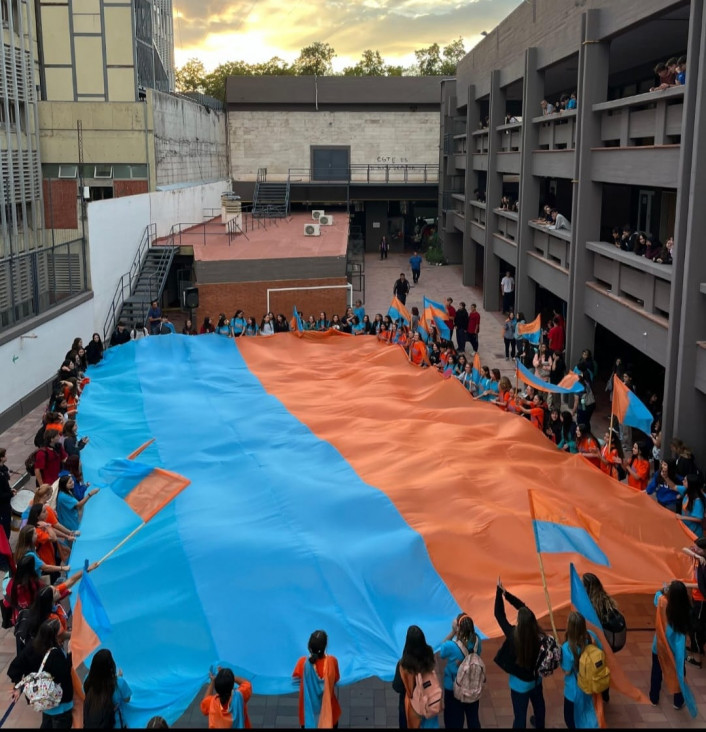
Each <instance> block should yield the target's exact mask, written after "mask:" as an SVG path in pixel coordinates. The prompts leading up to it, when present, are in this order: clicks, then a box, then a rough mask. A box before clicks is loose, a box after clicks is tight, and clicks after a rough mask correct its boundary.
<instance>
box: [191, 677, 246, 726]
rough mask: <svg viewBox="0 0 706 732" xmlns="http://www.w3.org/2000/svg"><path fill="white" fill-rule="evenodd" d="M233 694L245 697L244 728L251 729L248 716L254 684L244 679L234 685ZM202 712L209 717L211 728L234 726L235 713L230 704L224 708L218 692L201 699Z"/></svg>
mask: <svg viewBox="0 0 706 732" xmlns="http://www.w3.org/2000/svg"><path fill="white" fill-rule="evenodd" d="M233 694H240V696H241V697H242V698H243V718H244V720H245V722H244V725H243V729H251V728H252V725H251V724H250V718H249V717H248V701H249V700H250V697H251V696H252V684H251V683H250V682H249V681H243V683H242V684H240V685H239V686H235V687H233ZM201 714H203V715H204V716H205V717H208V728H209V729H230V728H231V727H232V726H233V714H232V712H231V708H230V705H229V706H228V707H227V708H225V709H224V708H223V705H222V704H221V700H220V699H219V698H218V694H211V695H210V696H207V697H204V699H202V700H201Z"/></svg>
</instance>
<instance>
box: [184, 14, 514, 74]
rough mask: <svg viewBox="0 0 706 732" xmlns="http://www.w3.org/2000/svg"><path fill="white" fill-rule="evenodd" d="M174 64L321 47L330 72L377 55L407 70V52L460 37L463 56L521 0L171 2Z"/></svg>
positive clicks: (252, 59) (262, 57) (292, 54)
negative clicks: (328, 54)
mask: <svg viewBox="0 0 706 732" xmlns="http://www.w3.org/2000/svg"><path fill="white" fill-rule="evenodd" d="M173 2H174V49H175V56H176V59H175V60H176V65H177V66H181V65H182V64H184V62H186V61H187V60H188V59H190V58H192V57H196V58H199V59H201V61H203V63H204V65H205V66H206V68H207V69H208V70H211V69H212V68H213V67H215V66H217V65H218V64H220V63H223V62H224V61H235V60H244V61H247V62H248V63H257V62H260V61H267V60H268V59H270V58H271V57H272V56H280V57H281V58H283V59H285V60H286V61H289V62H291V61H293V60H294V59H295V58H296V56H297V54H298V52H299V50H300V49H301V48H302V47H304V46H307V45H309V44H310V43H313V42H314V41H322V42H326V43H329V44H331V46H333V48H334V49H335V50H336V53H337V57H336V58H335V59H334V61H333V65H334V68H335V69H336V70H337V71H340V70H341V69H342V68H343V67H344V66H350V65H352V64H354V63H356V62H357V61H358V60H359V58H360V54H361V52H362V51H363V50H364V49H366V48H370V49H373V50H379V51H380V53H381V54H382V56H383V58H384V59H385V61H387V62H388V63H395V64H402V65H405V66H407V65H410V64H412V63H413V62H414V50H415V49H418V48H425V47H427V46H430V45H431V44H432V43H439V45H441V46H444V45H446V44H447V43H449V42H451V41H453V40H455V39H456V38H458V37H459V36H461V37H462V38H463V40H464V43H465V46H466V50H468V49H470V48H471V47H472V46H474V45H475V44H476V43H477V42H478V41H479V40H480V38H481V36H480V33H481V31H488V32H490V31H491V30H492V29H493V28H494V27H495V26H496V25H497V24H498V23H499V22H500V21H501V20H502V19H503V18H505V17H506V16H507V15H508V14H509V13H510V12H511V11H512V10H513V9H514V8H515V7H517V6H518V5H519V4H520V3H521V2H522V0H173Z"/></svg>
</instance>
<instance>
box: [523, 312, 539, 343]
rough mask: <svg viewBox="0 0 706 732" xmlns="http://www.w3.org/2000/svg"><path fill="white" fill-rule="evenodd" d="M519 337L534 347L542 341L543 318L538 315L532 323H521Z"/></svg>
mask: <svg viewBox="0 0 706 732" xmlns="http://www.w3.org/2000/svg"><path fill="white" fill-rule="evenodd" d="M517 333H518V335H519V336H520V337H521V338H523V339H524V340H526V341H529V342H530V343H532V344H533V345H535V346H536V345H538V344H539V342H540V341H541V340H542V316H541V315H538V316H537V317H536V318H535V319H534V320H533V321H532V322H531V323H520V324H519V325H518V326H517Z"/></svg>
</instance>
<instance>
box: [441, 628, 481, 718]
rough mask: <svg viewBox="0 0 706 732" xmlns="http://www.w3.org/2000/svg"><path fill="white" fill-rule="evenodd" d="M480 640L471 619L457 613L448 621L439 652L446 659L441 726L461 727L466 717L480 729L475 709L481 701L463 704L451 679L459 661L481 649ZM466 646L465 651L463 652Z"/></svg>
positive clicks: (453, 677)
mask: <svg viewBox="0 0 706 732" xmlns="http://www.w3.org/2000/svg"><path fill="white" fill-rule="evenodd" d="M481 645H482V644H481V640H480V637H479V635H478V634H477V633H476V628H475V625H474V623H473V618H471V616H470V615H467V614H466V613H459V614H458V615H457V616H456V617H455V618H454V621H453V623H452V624H451V630H450V631H449V634H448V635H447V636H446V638H444V640H443V641H442V642H441V648H440V649H439V655H440V656H441V658H445V659H446V667H445V669H444V727H445V728H446V729H463V720H464V718H465V720H466V724H467V726H468V729H480V719H479V718H478V709H479V707H480V700H477V701H474V702H470V703H464V702H462V701H459V700H458V699H457V698H456V697H455V696H454V682H455V681H456V674H457V673H458V668H459V666H460V665H461V662H462V661H463V660H464V658H466V655H467V654H468V653H478V654H480V652H481ZM464 649H465V652H464Z"/></svg>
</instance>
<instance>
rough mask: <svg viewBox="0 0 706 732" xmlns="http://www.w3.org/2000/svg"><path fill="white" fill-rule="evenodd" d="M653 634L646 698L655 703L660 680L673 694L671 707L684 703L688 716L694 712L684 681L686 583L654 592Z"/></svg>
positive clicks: (687, 619)
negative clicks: (648, 691) (648, 686)
mask: <svg viewBox="0 0 706 732" xmlns="http://www.w3.org/2000/svg"><path fill="white" fill-rule="evenodd" d="M655 607H656V608H657V612H656V615H655V636H654V640H653V641H652V673H651V676H650V701H651V702H652V704H653V706H657V705H658V704H659V693H660V690H661V688H662V680H664V682H665V685H666V686H667V689H668V690H669V692H670V693H671V694H673V704H674V708H675V709H681V708H682V707H683V706H684V704H686V706H687V708H688V710H689V713H690V714H691V716H692V717H695V716H696V714H697V711H698V710H697V708H696V702H695V700H694V696H693V694H692V693H691V689H690V688H689V686H688V684H687V683H686V677H685V674H684V664H685V662H686V637H687V635H688V634H689V630H690V627H691V602H690V600H689V592H688V590H687V589H686V585H685V584H684V583H683V582H680V581H679V580H673V581H672V582H670V583H669V584H668V585H667V584H665V585H664V587H663V588H662V589H661V590H659V591H658V592H657V593H656V594H655Z"/></svg>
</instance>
